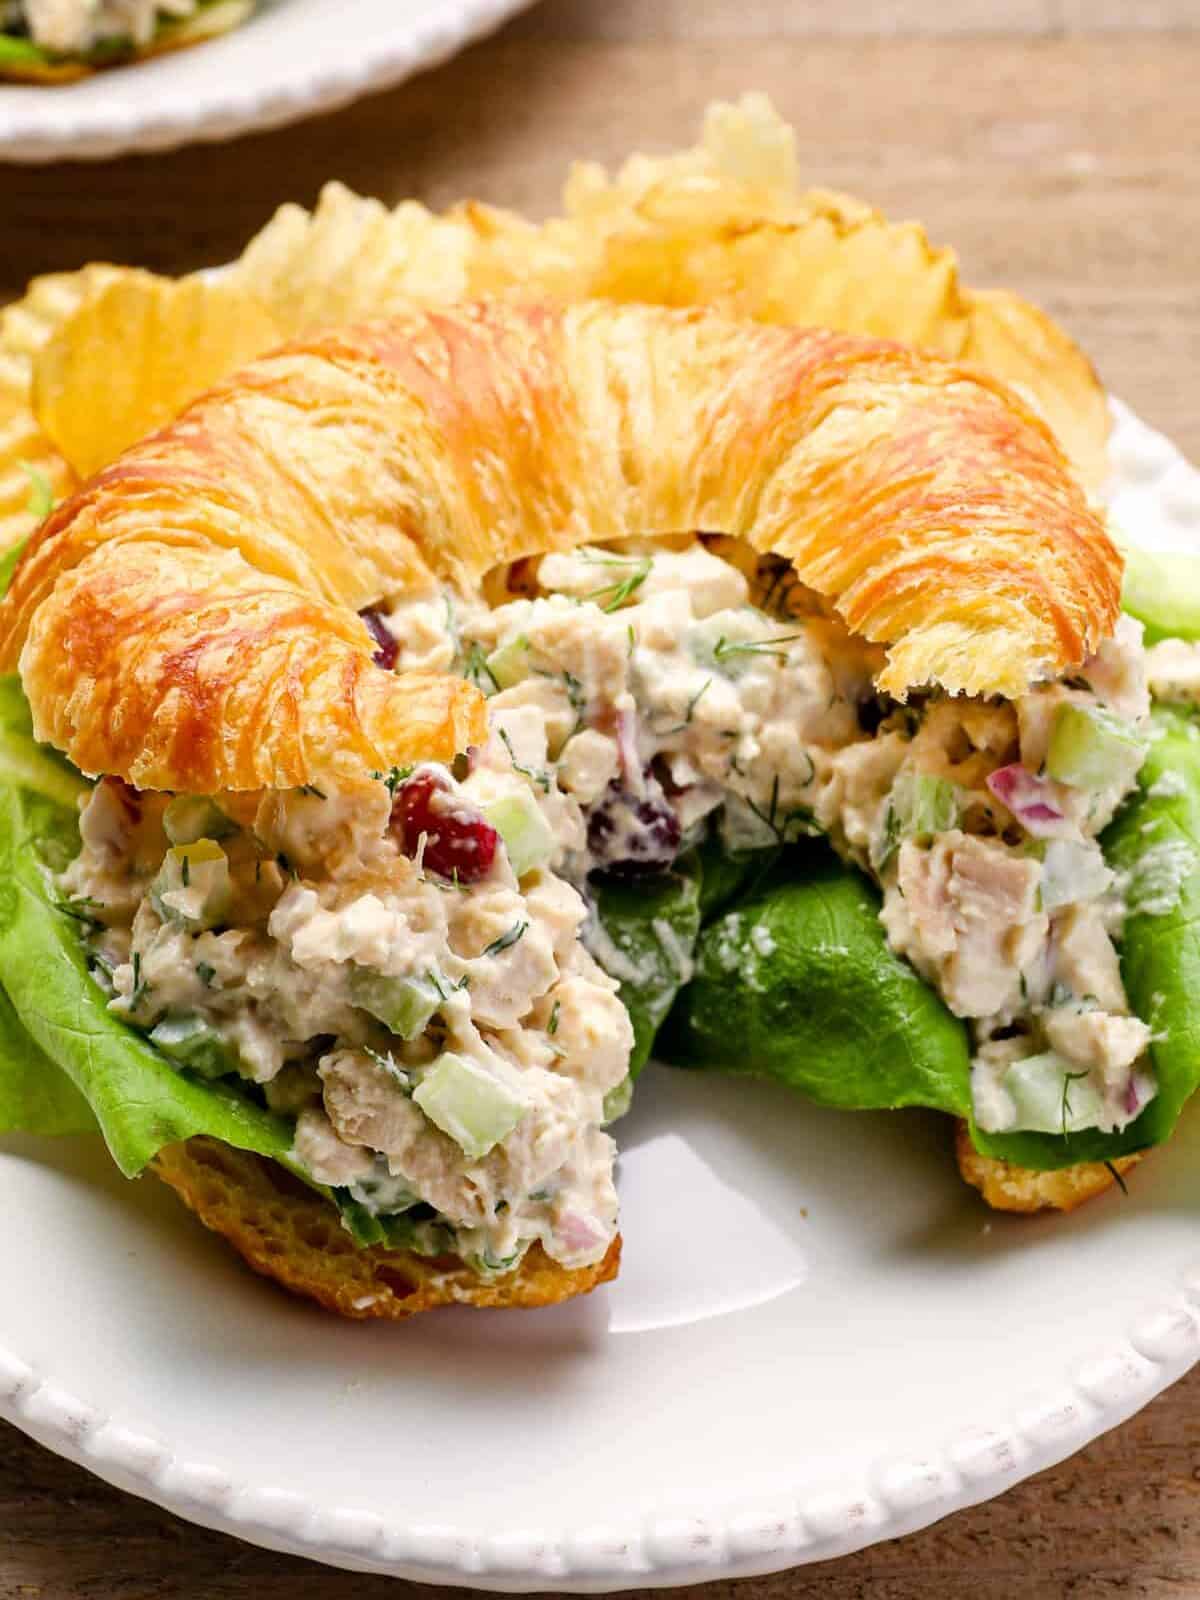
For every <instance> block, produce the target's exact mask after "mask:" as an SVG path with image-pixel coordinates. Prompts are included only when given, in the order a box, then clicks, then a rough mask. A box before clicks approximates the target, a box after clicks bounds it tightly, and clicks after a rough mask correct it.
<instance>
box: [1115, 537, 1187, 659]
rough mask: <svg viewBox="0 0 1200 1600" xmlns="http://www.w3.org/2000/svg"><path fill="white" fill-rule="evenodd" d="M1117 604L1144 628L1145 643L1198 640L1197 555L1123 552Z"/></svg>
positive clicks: (1156, 551) (1146, 551)
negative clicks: (1123, 581)
mask: <svg viewBox="0 0 1200 1600" xmlns="http://www.w3.org/2000/svg"><path fill="white" fill-rule="evenodd" d="M1121 604H1122V606H1123V607H1124V609H1125V610H1126V611H1128V613H1129V615H1130V616H1131V617H1136V618H1137V619H1138V621H1139V622H1141V623H1143V624H1144V625H1145V628H1146V643H1147V644H1157V643H1158V641H1159V640H1160V639H1200V556H1197V555H1192V554H1190V553H1188V552H1185V551H1178V550H1169V551H1167V550H1153V551H1152V550H1136V549H1130V550H1126V551H1125V587H1124V590H1123V591H1122V594H1121Z"/></svg>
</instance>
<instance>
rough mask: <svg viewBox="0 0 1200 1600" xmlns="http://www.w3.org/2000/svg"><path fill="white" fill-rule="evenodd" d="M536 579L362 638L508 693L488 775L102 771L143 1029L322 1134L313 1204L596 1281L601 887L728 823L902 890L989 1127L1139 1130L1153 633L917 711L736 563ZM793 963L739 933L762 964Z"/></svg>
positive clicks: (750, 962) (441, 1245)
mask: <svg viewBox="0 0 1200 1600" xmlns="http://www.w3.org/2000/svg"><path fill="white" fill-rule="evenodd" d="M505 581H506V585H507V587H506V588H505V589H504V590H503V592H502V593H500V594H499V595H498V596H497V595H496V594H495V593H494V592H492V585H491V584H489V585H488V588H489V592H491V593H492V598H493V599H494V600H497V601H498V603H496V604H494V605H489V604H488V603H487V601H486V600H485V599H484V598H483V597H482V596H481V595H470V596H468V595H465V594H462V593H459V592H456V591H454V590H452V589H441V590H437V591H432V592H430V593H427V594H423V595H418V596H415V597H408V598H406V599H404V600H403V601H396V602H394V603H392V604H390V605H384V606H381V607H378V608H372V609H371V610H370V612H368V613H365V614H364V615H365V617H366V620H367V622H368V625H369V627H370V629H371V631H372V634H373V635H374V637H375V638H376V641H377V643H378V644H379V646H380V654H379V656H378V657H377V659H378V660H380V661H381V662H383V663H384V664H385V665H394V666H395V668H396V669H397V670H408V669H413V668H426V669H433V670H441V671H458V672H461V673H464V674H465V675H467V676H469V677H471V678H472V679H473V680H474V681H475V682H476V683H478V684H479V686H480V687H481V688H482V689H483V690H484V692H485V693H486V694H487V695H488V697H489V723H490V735H489V739H488V742H487V744H486V745H485V746H483V747H482V748H481V749H477V750H473V751H471V752H469V753H468V755H467V756H466V757H464V758H461V759H460V762H459V763H457V764H456V768H455V774H456V775H454V776H452V775H451V773H450V772H449V771H447V770H446V769H445V768H440V767H418V768H417V769H415V771H407V772H396V773H391V774H387V775H382V774H381V775H379V777H378V781H377V783H376V784H375V786H374V787H373V789H371V790H370V792H369V794H368V795H367V796H366V797H365V798H364V797H363V796H361V795H356V796H355V797H354V798H353V799H351V798H349V797H339V796H337V795H334V794H332V793H330V794H325V793H321V792H318V791H315V790H308V791H289V792H286V793H267V794H257V795H232V794H226V795H218V796H216V797H214V799H212V800H206V799H196V798H191V799H189V798H186V797H177V798H174V799H171V798H170V797H168V796H165V795H155V794H146V793H142V794H139V793H136V792H135V791H133V790H131V789H129V788H128V787H127V786H125V785H124V784H121V783H119V782H117V781H114V780H105V781H103V782H101V783H100V784H99V785H97V787H96V789H95V790H94V792H93V794H92V795H91V797H90V799H89V800H88V802H87V804H86V806H85V807H84V810H83V813H82V817H81V834H82V840H83V848H82V852H81V854H80V856H79V857H78V859H77V860H76V861H75V863H74V864H73V865H72V866H71V867H70V868H69V869H68V871H67V873H66V874H65V877H64V880H63V885H64V888H65V889H66V891H67V892H68V894H70V895H72V896H75V897H77V898H78V899H79V900H80V901H81V902H82V904H83V906H84V908H85V911H86V915H87V916H88V917H90V918H91V919H92V922H93V924H94V931H93V932H92V934H91V936H90V937H91V946H92V950H93V954H94V957H95V961H96V967H97V971H98V974H99V976H100V978H101V980H102V981H103V982H105V983H106V984H107V985H108V987H109V989H110V991H111V993H112V997H113V998H112V1002H111V1004H112V1007H113V1009H114V1011H116V1012H117V1013H118V1014H120V1015H122V1016H124V1017H126V1018H128V1019H129V1020H130V1021H131V1022H132V1023H134V1024H135V1025H137V1026H138V1027H140V1028H143V1029H146V1030H147V1031H149V1032H150V1035H151V1037H152V1039H153V1040H154V1041H155V1043H156V1044H158V1045H159V1046H160V1048H161V1049H162V1050H164V1052H165V1053H167V1054H168V1055H169V1056H171V1057H172V1058H173V1059H174V1060H175V1061H176V1062H177V1063H178V1064H179V1065H180V1066H181V1067H183V1068H186V1069H188V1070H191V1071H193V1072H199V1073H203V1074H206V1075H209V1076H219V1075H224V1074H230V1073H236V1074H237V1075H239V1076H240V1077H241V1078H242V1079H244V1080H245V1081H246V1082H247V1083H248V1084H250V1085H254V1086H257V1087H256V1088H255V1089H254V1091H253V1092H256V1093H261V1095H262V1096H263V1097H264V1099H265V1101H266V1103H267V1104H268V1105H270V1106H272V1107H273V1108H274V1109H276V1110H277V1111H279V1112H280V1113H281V1114H283V1115H286V1116H289V1117H293V1118H295V1124H296V1134H295V1146H294V1155H295V1158H296V1160H297V1162H298V1163H299V1164H300V1165H301V1166H302V1167H303V1168H304V1169H305V1170H306V1171H307V1172H308V1174H309V1175H310V1176H311V1177H312V1179H313V1180H314V1181H316V1182H318V1183H321V1184H326V1185H329V1186H331V1187H333V1188H335V1189H337V1190H339V1191H340V1192H341V1193H342V1194H343V1199H344V1200H345V1198H346V1197H348V1198H349V1200H350V1201H352V1202H354V1203H355V1204H357V1205H358V1206H361V1207H362V1208H364V1209H365V1210H366V1211H367V1212H369V1213H371V1214H372V1215H373V1216H382V1217H384V1218H387V1219H389V1223H390V1225H391V1227H392V1229H393V1237H395V1238H396V1239H397V1240H398V1242H400V1241H402V1242H404V1243H407V1244H411V1245H413V1246H415V1247H416V1248H421V1249H425V1250H428V1251H440V1250H446V1249H453V1250H455V1251H457V1252H458V1253H459V1254H461V1255H462V1256H463V1257H464V1259H467V1260H469V1261H471V1262H472V1263H473V1264H474V1265H475V1266H476V1267H477V1268H478V1269H479V1270H480V1271H485V1272H499V1271H504V1270H507V1269H508V1268H510V1267H511V1266H512V1265H513V1264H514V1263H515V1262H516V1261H518V1260H519V1259H520V1257H521V1255H522V1253H523V1252H524V1250H525V1249H527V1248H528V1246H529V1245H530V1244H531V1243H532V1242H533V1241H535V1240H539V1241H540V1242H541V1243H542V1245H543V1246H544V1248H545V1249H546V1251H547V1253H548V1254H549V1255H550V1256H551V1257H552V1258H553V1259H555V1260H557V1261H560V1262H562V1263H564V1264H566V1265H572V1266H574V1265H582V1264H585V1263H588V1262H593V1261H595V1260H598V1259H599V1258H600V1257H601V1256H602V1255H603V1254H604V1251H605V1250H606V1249H607V1247H608V1244H609V1243H610V1241H611V1239H612V1238H613V1235H614V1232H615V1228H616V1215H617V1202H616V1195H615V1192H614V1188H613V1177H612V1174H613V1160H614V1146H613V1143H612V1141H611V1139H610V1138H609V1137H608V1135H607V1134H606V1133H604V1132H603V1131H602V1128H603V1124H604V1122H605V1121H606V1120H607V1118H608V1117H611V1115H613V1114H616V1113H617V1112H618V1111H619V1109H620V1108H621V1106H622V1105H623V1103H624V1102H625V1101H626V1100H627V1089H628V1066H629V1059H630V1052H631V1048H632V1030H631V1027H630V1023H629V1020H628V1017H627V1015H626V1012H625V1009H624V1007H623V1006H622V1005H621V1002H620V1000H619V999H618V997H617V992H616V990H617V981H616V980H618V979H622V980H630V981H638V980H640V979H641V978H642V977H643V974H641V973H640V972H639V971H637V970H628V969H629V967H630V965H631V963H630V960H629V958H628V957H626V956H625V955H623V954H622V952H621V951H619V950H618V949H617V948H616V946H615V945H614V943H613V941H612V940H611V939H609V938H608V937H607V935H606V934H605V931H604V929H603V927H602V926H601V925H600V923H599V921H598V919H597V917H596V916H595V912H594V908H591V909H589V908H590V897H589V881H590V879H591V876H592V874H594V873H595V872H597V871H601V872H606V873H610V874H614V875H617V876H619V877H621V876H623V877H639V876H645V875H647V874H653V873H656V872H661V871H665V870H666V869H667V868H669V867H670V866H671V864H672V863H673V862H674V861H675V859H676V858H677V857H678V855H679V854H680V852H681V851H683V850H685V849H687V848H688V847H689V846H690V845H691V844H693V843H695V842H697V841H698V840H699V839H700V838H701V837H702V836H703V835H704V834H706V833H707V832H708V831H709V830H711V829H714V828H715V829H716V830H717V834H718V837H719V838H720V839H721V840H722V841H723V842H724V845H725V847H726V848H727V849H729V850H731V851H740V850H747V849H757V848H761V847H766V846H773V845H777V844H783V843H788V842H792V841H794V840H797V839H799V838H802V837H805V836H809V835H824V836H826V837H827V838H828V839H829V841H830V842H831V843H832V845H833V847H834V848H835V849H836V850H837V851H838V852H839V853H840V854H841V855H842V856H843V857H844V858H845V859H846V860H848V861H850V862H853V863H854V864H855V865H856V866H857V867H859V868H860V869H862V870H863V871H865V872H867V873H869V874H870V875H871V876H872V877H873V878H874V879H875V881H876V883H877V884H878V885H879V887H880V889H881V891H882V895H883V905H882V910H881V913H880V914H881V919H882V923H883V927H884V929H885V930H886V933H887V937H888V939H889V941H890V943H891V945H892V948H893V949H894V950H896V951H897V952H899V953H900V954H901V955H903V956H905V957H907V959H908V960H909V961H910V962H911V963H912V964H913V966H914V967H915V968H916V969H917V971H918V972H920V973H921V974H922V976H923V977H925V978H926V979H927V981H928V982H930V983H931V984H932V985H934V986H935V987H936V988H937V990H938V991H939V992H940V993H941V995H942V996H943V997H944V999H945V1001H946V1003H947V1005H948V1006H949V1007H950V1008H951V1010H952V1011H954V1012H955V1013H956V1014H957V1015H959V1016H960V1017H963V1018H965V1019H967V1021H968V1023H969V1025H970V1028H971V1032H972V1036H973V1039H974V1062H973V1077H972V1089H973V1097H974V1106H975V1114H976V1118H977V1120H978V1121H979V1123H980V1125H981V1126H982V1127H984V1128H986V1129H989V1130H1009V1129H1016V1128H1034V1129H1043V1130H1044V1131H1049V1132H1062V1131H1074V1130H1075V1129H1076V1128H1080V1127H1085V1126H1096V1127H1101V1128H1106V1129H1116V1128H1120V1127H1122V1126H1124V1125H1125V1124H1126V1123H1127V1122H1129V1121H1130V1120H1131V1119H1132V1118H1133V1117H1135V1116H1136V1115H1137V1114H1138V1113H1139V1111H1140V1110H1141V1109H1142V1107H1143V1106H1144V1105H1145V1104H1146V1103H1147V1101H1148V1100H1149V1099H1150V1098H1151V1097H1152V1096H1153V1094H1154V1092H1155V1083H1154V1079H1153V1076H1152V1074H1151V1072H1150V1069H1149V1066H1148V1057H1147V1048H1148V1045H1149V1038H1150V1035H1149V1030H1148V1028H1147V1027H1146V1025H1145V1024H1144V1023H1143V1022H1142V1021H1140V1020H1139V1019H1138V1018H1136V1017H1133V1016H1131V1015H1130V1014H1129V1006H1128V1003H1127V999H1126V996H1125V991H1124V987H1123V985H1122V981H1121V975H1120V968H1119V963H1118V959H1117V951H1116V945H1115V943H1114V940H1115V939H1117V938H1119V935H1120V930H1121V926H1122V921H1123V917H1124V915H1125V914H1126V897H1127V898H1128V899H1129V900H1130V901H1133V900H1135V899H1136V900H1137V902H1138V909H1141V910H1145V909H1147V908H1150V909H1154V908H1155V907H1157V906H1159V905H1162V906H1167V905H1169V904H1170V903H1171V893H1172V885H1173V884H1175V883H1176V880H1177V878H1178V875H1179V874H1178V866H1179V864H1178V863H1177V862H1174V861H1168V860H1166V859H1165V857H1164V859H1163V860H1162V861H1161V862H1157V861H1156V862H1154V863H1152V866H1153V870H1152V871H1150V872H1149V873H1148V874H1147V873H1142V874H1141V875H1140V877H1139V880H1138V883H1137V884H1136V885H1134V884H1132V883H1131V882H1120V883H1118V882H1117V881H1116V880H1115V878H1114V874H1113V873H1112V872H1111V871H1110V869H1109V868H1108V866H1107V865H1106V863H1105V861H1104V858H1103V855H1102V853H1101V850H1100V846H1099V845H1098V843H1097V836H1098V834H1099V833H1100V831H1101V830H1102V829H1103V828H1104V827H1105V825H1106V824H1107V822H1108V821H1109V820H1110V819H1111V817H1112V816H1113V814H1114V812H1115V810H1116V808H1117V807H1118V805H1119V804H1120V802H1121V800H1122V799H1123V798H1124V797H1125V796H1126V795H1127V794H1128V793H1129V792H1130V790H1131V789H1132V787H1133V786H1134V782H1135V778H1136V774H1137V771H1138V769H1139V767H1140V765H1141V762H1142V759H1143V756H1144V750H1145V742H1144V734H1145V728H1146V724H1147V718H1148V711H1149V698H1148V694H1147V689H1146V681H1145V654H1144V652H1143V650H1142V647H1141V630H1140V626H1139V625H1138V624H1136V623H1133V622H1131V621H1129V620H1128V619H1124V620H1123V621H1122V622H1121V624H1120V625H1119V627H1118V629H1117V632H1116V635H1115V637H1114V638H1113V639H1111V640H1110V641H1108V642H1107V643H1105V644H1104V645H1103V646H1102V647H1101V649H1100V650H1099V651H1098V652H1097V653H1096V655H1095V656H1093V657H1092V658H1091V659H1090V660H1089V661H1088V662H1086V663H1085V664H1084V666H1083V667H1082V668H1081V669H1080V671H1079V672H1077V673H1075V674H1073V675H1071V676H1069V677H1066V678H1064V679H1062V680H1061V681H1057V682H1053V683H1048V684H1045V685H1042V686H1039V687H1038V688H1037V689H1035V690H1034V691H1033V692H1031V693H1030V694H1028V695H1026V696H1024V697H1023V698H1022V699H1020V700H1018V701H1016V702H1015V703H1008V702H1002V701H995V700H982V699H961V698H960V699H955V698H951V697H948V696H945V695H941V694H937V693H927V694H920V695H917V696H915V697H914V698H913V700H912V701H911V702H910V703H909V704H907V705H900V704H898V703H896V702H895V701H892V700H889V699H887V698H886V697H881V696H880V695H878V694H877V693H876V691H875V690H874V688H873V680H874V677H875V675H876V673H877V671H878V669H879V667H880V665H881V662H882V655H881V652H880V651H879V649H878V648H877V647H874V646H871V645H868V644H865V643H864V642H862V641H859V640H856V639H853V638H852V637H850V636H849V634H848V633H847V631H846V629H845V628H844V626H843V625H842V624H841V623H840V622H839V621H838V620H837V619H836V618H834V617H832V616H830V615H829V614H828V613H827V612H826V611H825V610H824V609H823V607H822V606H821V604H820V603H819V602H818V601H817V600H816V598H815V597H814V596H813V595H812V594H811V593H809V592H808V591H806V590H804V589H803V588H802V587H801V586H799V585H798V584H797V583H796V581H795V579H794V576H793V575H792V574H791V572H790V569H788V568H787V567H786V565H785V564H784V563H782V562H780V561H778V560H776V559H774V558H765V559H759V558H757V557H754V556H753V555H752V554H751V553H749V552H748V551H747V550H746V549H745V548H744V547H741V546H739V545H736V544H735V543H733V542H732V541H729V540H725V539H715V538H688V537H681V538H674V539H670V540H664V541H659V542H657V543H636V544H630V545H623V546H621V547H619V548H614V549H607V548H588V547H585V548H582V549H578V550H575V551H573V552H570V553H566V554H563V553H555V554H551V555H547V556H545V557H543V558H542V559H541V560H540V561H537V562H523V563H520V564H519V565H518V567H516V568H514V569H513V570H512V572H511V573H509V574H508V575H507V579H506V580H505ZM1167 665H1169V666H1171V668H1172V670H1173V671H1174V670H1176V669H1175V664H1174V663H1173V662H1172V663H1168V664H1167ZM1164 670H1165V669H1164ZM1177 892H1178V891H1177V886H1176V888H1175V894H1176V897H1177ZM659 933H660V938H661V940H662V942H663V944H664V947H665V949H666V950H667V952H668V953H670V951H671V950H672V949H673V948H674V946H679V948H678V949H677V950H676V951H675V955H676V957H677V960H676V965H677V968H678V975H679V977H680V979H681V980H684V981H685V980H686V978H687V976H688V974H689V971H690V953H689V951H687V950H686V949H684V948H683V947H682V946H680V945H679V941H678V939H677V938H676V936H675V935H674V933H673V932H672V929H671V928H670V926H669V925H668V924H667V923H665V922H664V923H663V924H662V926H661V928H660V929H659ZM769 954H770V952H769V951H767V950H762V949H754V950H750V951H746V950H742V949H740V948H735V947H734V944H733V943H732V942H731V944H730V949H729V964H730V968H731V970H734V969H736V970H739V971H740V972H742V973H743V975H744V974H745V973H746V971H747V970H748V969H752V970H757V965H756V964H757V963H758V961H760V960H762V959H765V958H766V957H767V956H768V955H769ZM602 969H607V970H602ZM396 1230H398V1231H396Z"/></svg>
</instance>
